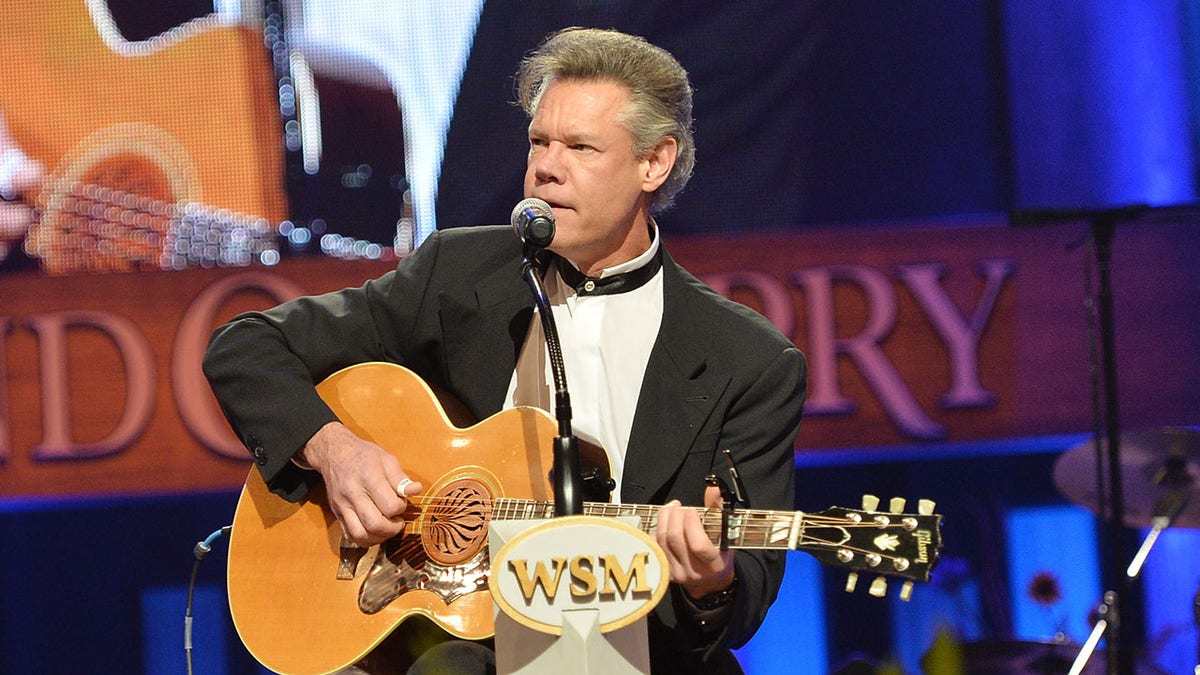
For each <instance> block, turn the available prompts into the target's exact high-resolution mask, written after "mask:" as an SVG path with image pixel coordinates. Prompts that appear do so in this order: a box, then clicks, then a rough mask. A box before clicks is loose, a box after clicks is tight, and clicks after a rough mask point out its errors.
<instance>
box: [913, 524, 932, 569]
mask: <svg viewBox="0 0 1200 675" xmlns="http://www.w3.org/2000/svg"><path fill="white" fill-rule="evenodd" d="M914 534H915V537H914V538H915V539H916V540H917V562H919V563H926V562H929V545H930V544H932V543H933V534H932V533H931V532H930V531H929V530H917V531H916V532H915V533H914Z"/></svg>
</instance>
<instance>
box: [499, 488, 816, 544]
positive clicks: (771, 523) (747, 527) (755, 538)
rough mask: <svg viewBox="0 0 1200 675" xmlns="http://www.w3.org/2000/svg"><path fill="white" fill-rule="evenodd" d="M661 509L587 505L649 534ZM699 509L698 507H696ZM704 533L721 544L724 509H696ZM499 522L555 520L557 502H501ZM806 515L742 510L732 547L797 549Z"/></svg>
mask: <svg viewBox="0 0 1200 675" xmlns="http://www.w3.org/2000/svg"><path fill="white" fill-rule="evenodd" d="M660 508H661V507H659V506H651V505H646V504H606V503H603V502H586V503H585V504H584V505H583V511H584V515H588V516H602V517H608V518H617V517H629V516H635V517H637V518H639V522H640V525H639V528H640V529H641V530H642V531H643V532H645V533H646V534H651V533H653V532H654V528H655V526H656V525H657V524H658V510H659V509H660ZM693 508H695V507H693ZM696 511H698V512H699V513H700V522H701V523H702V524H703V525H704V531H705V532H706V533H707V534H708V536H709V539H710V540H712V542H713V543H714V544H716V543H718V542H719V541H720V536H721V516H722V512H721V510H720V509H709V508H696ZM492 517H493V518H495V519H497V520H545V519H549V518H553V517H554V502H548V501H539V500H533V499H499V500H497V501H496V504H495V505H494V508H493V511H492ZM804 518H805V514H804V513H803V512H800V511H796V512H787V511H757V510H750V509H745V510H738V511H737V512H735V513H734V514H733V515H732V516H731V518H730V523H729V547H730V548H748V549H751V548H752V549H764V548H776V549H795V548H798V547H799V540H800V537H801V535H802V534H803V532H804V525H805V522H804Z"/></svg>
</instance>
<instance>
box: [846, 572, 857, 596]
mask: <svg viewBox="0 0 1200 675" xmlns="http://www.w3.org/2000/svg"><path fill="white" fill-rule="evenodd" d="M855 588H858V572H851V573H850V574H847V575H846V592H847V593H853V592H854V589H855Z"/></svg>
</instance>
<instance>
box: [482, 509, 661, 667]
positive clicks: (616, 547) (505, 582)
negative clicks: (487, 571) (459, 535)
mask: <svg viewBox="0 0 1200 675" xmlns="http://www.w3.org/2000/svg"><path fill="white" fill-rule="evenodd" d="M638 522H639V519H638V518H636V517H627V518H601V517H596V516H564V517H560V518H555V519H553V520H549V521H547V520H512V521H503V522H496V521H493V522H492V523H491V525H490V526H489V532H488V546H489V548H490V549H491V560H492V569H491V575H490V577H489V578H490V582H489V583H490V587H491V592H492V597H493V599H494V601H495V602H494V603H493V604H494V607H495V608H494V610H493V612H494V615H495V625H496V638H495V642H496V672H497V673H502V674H506V675H507V674H509V673H513V674H520V675H541V674H542V673H564V672H571V673H574V674H576V675H591V674H597V675H598V674H600V673H604V674H605V675H607V674H608V673H622V674H624V673H631V674H632V673H649V672H650V661H649V643H648V640H647V636H646V615H647V614H649V613H650V612H651V611H652V610H653V609H654V607H655V606H656V605H657V604H658V603H659V601H660V600H661V599H662V597H663V595H664V594H665V593H666V591H667V586H668V583H669V581H670V573H669V570H668V567H667V560H666V557H665V555H664V554H663V552H662V549H661V548H659V546H658V544H657V543H656V542H655V541H654V540H653V539H652V538H650V537H649V536H648V535H647V534H645V533H644V532H642V531H641V530H640V529H638V527H637V524H638Z"/></svg>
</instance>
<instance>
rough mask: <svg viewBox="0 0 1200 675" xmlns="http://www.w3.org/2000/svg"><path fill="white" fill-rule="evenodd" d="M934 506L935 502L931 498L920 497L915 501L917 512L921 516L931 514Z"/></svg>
mask: <svg viewBox="0 0 1200 675" xmlns="http://www.w3.org/2000/svg"><path fill="white" fill-rule="evenodd" d="M936 506H937V502H935V501H933V500H932V499H920V500H918V501H917V513H919V514H921V515H923V516H932V515H933V509H934V508H935V507H936Z"/></svg>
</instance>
